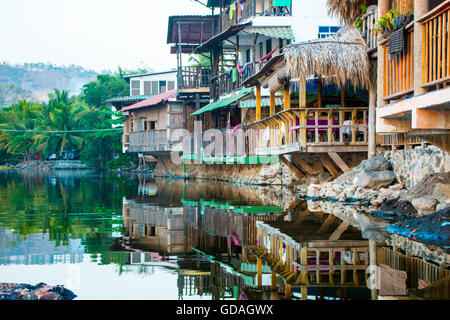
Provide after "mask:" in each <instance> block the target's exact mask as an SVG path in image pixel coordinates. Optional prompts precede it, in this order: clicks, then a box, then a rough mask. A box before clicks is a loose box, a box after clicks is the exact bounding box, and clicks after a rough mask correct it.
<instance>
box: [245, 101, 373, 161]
mask: <svg viewBox="0 0 450 320" xmlns="http://www.w3.org/2000/svg"><path fill="white" fill-rule="evenodd" d="M345 119H348V120H345ZM246 130H247V135H248V137H249V149H250V151H252V150H256V149H261V148H274V147H279V146H283V145H284V146H286V145H292V144H299V145H300V149H301V150H305V149H306V147H307V146H308V145H356V144H367V142H368V108H336V109H332V108H292V109H287V110H283V111H281V112H278V113H277V114H275V115H273V116H271V117H268V118H266V119H264V120H261V121H259V122H254V123H252V124H249V125H248V126H246ZM250 153H251V152H250Z"/></svg>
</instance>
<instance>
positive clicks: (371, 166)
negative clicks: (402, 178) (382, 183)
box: [361, 156, 389, 171]
mask: <svg viewBox="0 0 450 320" xmlns="http://www.w3.org/2000/svg"><path fill="white" fill-rule="evenodd" d="M361 169H363V170H368V171H386V170H388V169H389V162H388V161H387V160H386V159H385V158H384V157H382V156H376V157H372V158H370V159H367V160H364V161H362V162H361Z"/></svg>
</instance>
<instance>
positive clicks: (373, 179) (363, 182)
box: [356, 170, 396, 190]
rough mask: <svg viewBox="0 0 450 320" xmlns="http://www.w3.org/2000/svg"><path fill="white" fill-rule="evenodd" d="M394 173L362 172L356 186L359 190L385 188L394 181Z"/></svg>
mask: <svg viewBox="0 0 450 320" xmlns="http://www.w3.org/2000/svg"><path fill="white" fill-rule="evenodd" d="M395 178H396V176H395V173H394V172H392V171H374V172H372V171H368V170H362V171H361V173H360V174H359V176H358V181H357V182H356V185H357V186H358V187H360V188H367V187H369V188H372V189H376V190H378V189H380V188H381V187H387V186H389V185H391V184H392V182H393V181H394V180H395Z"/></svg>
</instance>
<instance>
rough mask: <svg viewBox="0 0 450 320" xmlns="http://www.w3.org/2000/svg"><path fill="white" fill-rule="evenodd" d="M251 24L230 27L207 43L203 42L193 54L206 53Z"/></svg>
mask: <svg viewBox="0 0 450 320" xmlns="http://www.w3.org/2000/svg"><path fill="white" fill-rule="evenodd" d="M251 25H252V24H251V23H245V24H238V25H233V26H230V27H229V28H228V29H227V30H225V31H223V32H221V33H219V34H218V35H216V36H214V37H212V38H211V39H209V40H208V41H206V42H204V43H203V44H201V45H200V46H198V47H197V49H195V51H194V53H204V52H208V51H209V50H210V49H211V48H213V47H215V46H217V45H219V44H220V43H221V42H222V41H224V40H226V39H228V38H229V37H231V36H234V35H236V34H237V33H238V32H239V31H241V30H244V29H245V28H247V27H249V26H251Z"/></svg>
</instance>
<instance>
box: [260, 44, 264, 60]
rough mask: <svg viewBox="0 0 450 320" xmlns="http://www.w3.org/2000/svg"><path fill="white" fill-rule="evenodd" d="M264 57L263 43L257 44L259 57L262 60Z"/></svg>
mask: <svg viewBox="0 0 450 320" xmlns="http://www.w3.org/2000/svg"><path fill="white" fill-rule="evenodd" d="M263 56H264V49H263V43H262V42H260V43H259V57H260V58H262V57H263Z"/></svg>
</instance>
